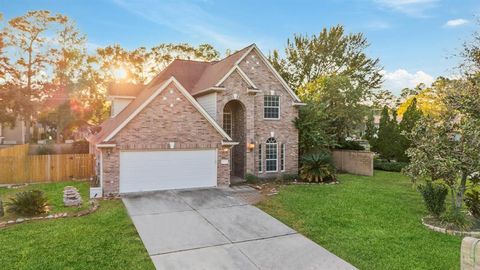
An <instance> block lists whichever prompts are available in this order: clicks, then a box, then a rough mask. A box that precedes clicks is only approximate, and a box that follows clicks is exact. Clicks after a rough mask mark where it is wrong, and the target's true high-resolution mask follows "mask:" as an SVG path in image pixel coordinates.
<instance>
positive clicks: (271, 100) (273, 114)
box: [263, 95, 280, 119]
mask: <svg viewBox="0 0 480 270" xmlns="http://www.w3.org/2000/svg"><path fill="white" fill-rule="evenodd" d="M263 118H265V119H280V96H274V95H271V96H267V95H266V96H264V97H263Z"/></svg>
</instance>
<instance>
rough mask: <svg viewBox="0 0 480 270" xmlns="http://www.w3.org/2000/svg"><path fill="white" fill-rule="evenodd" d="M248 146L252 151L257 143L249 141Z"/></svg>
mask: <svg viewBox="0 0 480 270" xmlns="http://www.w3.org/2000/svg"><path fill="white" fill-rule="evenodd" d="M247 148H248V150H250V151H252V150H253V149H254V148H255V144H254V143H249V144H248V145H247Z"/></svg>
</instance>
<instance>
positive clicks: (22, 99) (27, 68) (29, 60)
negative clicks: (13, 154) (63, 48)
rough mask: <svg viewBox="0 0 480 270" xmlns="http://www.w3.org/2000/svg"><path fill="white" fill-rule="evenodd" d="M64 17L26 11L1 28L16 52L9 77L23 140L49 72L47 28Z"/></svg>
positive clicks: (50, 56)
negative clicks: (22, 127) (14, 90)
mask: <svg viewBox="0 0 480 270" xmlns="http://www.w3.org/2000/svg"><path fill="white" fill-rule="evenodd" d="M65 21H66V17H65V16H62V15H59V14H56V15H52V14H51V13H50V12H49V11H44V10H40V11H30V12H27V13H26V14H25V15H23V16H20V17H16V18H13V19H11V20H10V21H9V22H8V26H7V28H6V29H5V30H4V31H3V35H5V38H6V44H7V46H8V47H9V48H10V49H11V50H12V51H15V54H12V55H15V56H17V57H16V58H15V59H14V61H11V63H12V65H13V68H12V69H10V73H9V78H10V79H11V81H12V84H14V85H15V89H16V91H18V92H19V93H16V94H15V95H14V97H15V103H16V104H15V107H16V110H15V111H16V112H18V113H19V114H20V115H21V117H22V118H23V120H24V121H25V125H26V127H27V130H28V132H26V136H25V137H26V138H25V140H26V141H27V142H29V141H30V132H29V130H30V126H31V120H32V118H33V116H34V114H35V112H36V110H37V109H38V105H39V103H40V101H41V99H42V98H44V96H45V95H48V93H47V89H45V88H44V87H43V85H44V84H45V82H46V81H47V78H46V77H47V76H48V75H49V72H48V71H49V70H48V65H49V64H51V63H52V56H53V55H54V54H53V51H52V48H51V46H50V43H49V40H48V38H49V37H48V31H49V30H51V27H52V26H53V25H55V24H62V23H64V22H65Z"/></svg>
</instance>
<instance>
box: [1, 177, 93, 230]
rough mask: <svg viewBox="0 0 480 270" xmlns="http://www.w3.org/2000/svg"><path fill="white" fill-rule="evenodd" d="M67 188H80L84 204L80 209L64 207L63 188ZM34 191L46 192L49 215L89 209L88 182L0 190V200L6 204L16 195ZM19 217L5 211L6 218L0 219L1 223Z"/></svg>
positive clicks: (34, 185) (46, 184) (45, 184)
mask: <svg viewBox="0 0 480 270" xmlns="http://www.w3.org/2000/svg"><path fill="white" fill-rule="evenodd" d="M65 186H75V187H76V188H78V191H79V192H80V195H81V196H82V199H83V204H82V205H81V206H80V207H65V206H64V205H63V188H64V187H65ZM32 189H39V190H41V191H43V192H44V194H45V196H46V197H47V198H48V208H49V214H55V213H60V212H76V211H80V210H83V209H86V208H88V200H89V199H90V194H89V189H90V186H89V183H88V182H78V181H76V182H74V181H70V182H59V183H43V184H31V185H28V186H25V187H22V188H18V189H13V188H10V189H7V188H0V198H1V199H2V200H3V202H4V204H5V202H8V201H9V199H10V198H11V197H13V196H14V195H15V194H16V193H18V192H22V191H26V190H32ZM4 206H5V205H4ZM17 217H18V216H16V215H15V214H13V213H8V212H7V211H5V216H4V217H2V218H0V221H5V220H10V219H15V218H17Z"/></svg>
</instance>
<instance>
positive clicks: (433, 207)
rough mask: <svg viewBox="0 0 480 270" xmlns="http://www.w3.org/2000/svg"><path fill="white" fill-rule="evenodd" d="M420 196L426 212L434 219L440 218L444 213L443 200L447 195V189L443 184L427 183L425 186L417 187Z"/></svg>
mask: <svg viewBox="0 0 480 270" xmlns="http://www.w3.org/2000/svg"><path fill="white" fill-rule="evenodd" d="M418 190H419V191H420V193H421V194H422V197H423V202H424V203H425V207H426V208H427V210H428V212H429V213H430V214H431V215H433V216H434V217H437V218H438V217H440V215H441V214H442V213H443V212H445V199H446V198H447V195H448V188H447V187H446V186H445V185H444V184H438V183H433V182H432V181H427V183H426V184H425V185H420V186H418Z"/></svg>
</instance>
